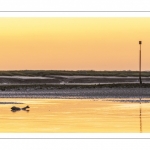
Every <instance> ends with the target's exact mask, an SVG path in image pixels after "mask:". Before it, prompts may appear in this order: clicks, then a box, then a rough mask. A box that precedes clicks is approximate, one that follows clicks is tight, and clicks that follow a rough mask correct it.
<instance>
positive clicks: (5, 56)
mask: <svg viewBox="0 0 150 150" xmlns="http://www.w3.org/2000/svg"><path fill="white" fill-rule="evenodd" d="M139 40H141V41H142V70H150V69H149V64H150V59H149V55H150V42H149V40H150V18H0V56H1V59H0V70H138V69H139V68H138V67H139V44H138V43H139Z"/></svg>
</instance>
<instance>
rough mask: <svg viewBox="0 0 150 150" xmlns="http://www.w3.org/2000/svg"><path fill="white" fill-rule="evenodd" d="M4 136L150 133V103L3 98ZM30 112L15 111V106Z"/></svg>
mask: <svg viewBox="0 0 150 150" xmlns="http://www.w3.org/2000/svg"><path fill="white" fill-rule="evenodd" d="M0 102H19V103H25V104H0V120H1V121H0V132H1V133H2V132H3V133H20V132H21V133H35V132H36V133H85V132H87V133H126V132H127V133H139V132H150V103H141V104H140V103H133V102H132V103H131V102H130V101H127V102H124V101H122V102H121V101H119V100H117V101H115V99H109V100H107V99H105V100H104V99H95V100H93V99H19V98H18V99H0ZM26 105H29V106H30V109H29V110H30V111H23V110H22V111H17V112H12V111H11V110H10V108H11V107H12V106H17V107H24V106H26Z"/></svg>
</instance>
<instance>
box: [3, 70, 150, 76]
mask: <svg viewBox="0 0 150 150" xmlns="http://www.w3.org/2000/svg"><path fill="white" fill-rule="evenodd" d="M51 75H66V76H117V77H128V76H131V77H132V76H133V77H138V76H139V71H130V70H128V71H94V70H77V71H69V70H15V71H0V76H31V77H33V76H41V77H49V76H51ZM141 75H142V77H150V71H142V72H141Z"/></svg>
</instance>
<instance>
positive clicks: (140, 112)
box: [140, 99, 142, 133]
mask: <svg viewBox="0 0 150 150" xmlns="http://www.w3.org/2000/svg"><path fill="white" fill-rule="evenodd" d="M140 101H141V99H140ZM141 107H142V106H141V103H140V132H141V133H142V108H141Z"/></svg>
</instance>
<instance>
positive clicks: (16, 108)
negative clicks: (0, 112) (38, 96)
mask: <svg viewBox="0 0 150 150" xmlns="http://www.w3.org/2000/svg"><path fill="white" fill-rule="evenodd" d="M27 108H30V107H29V106H26V107H23V108H20V107H16V106H13V107H11V111H13V112H16V111H20V110H24V111H29V110H26V109H27Z"/></svg>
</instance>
